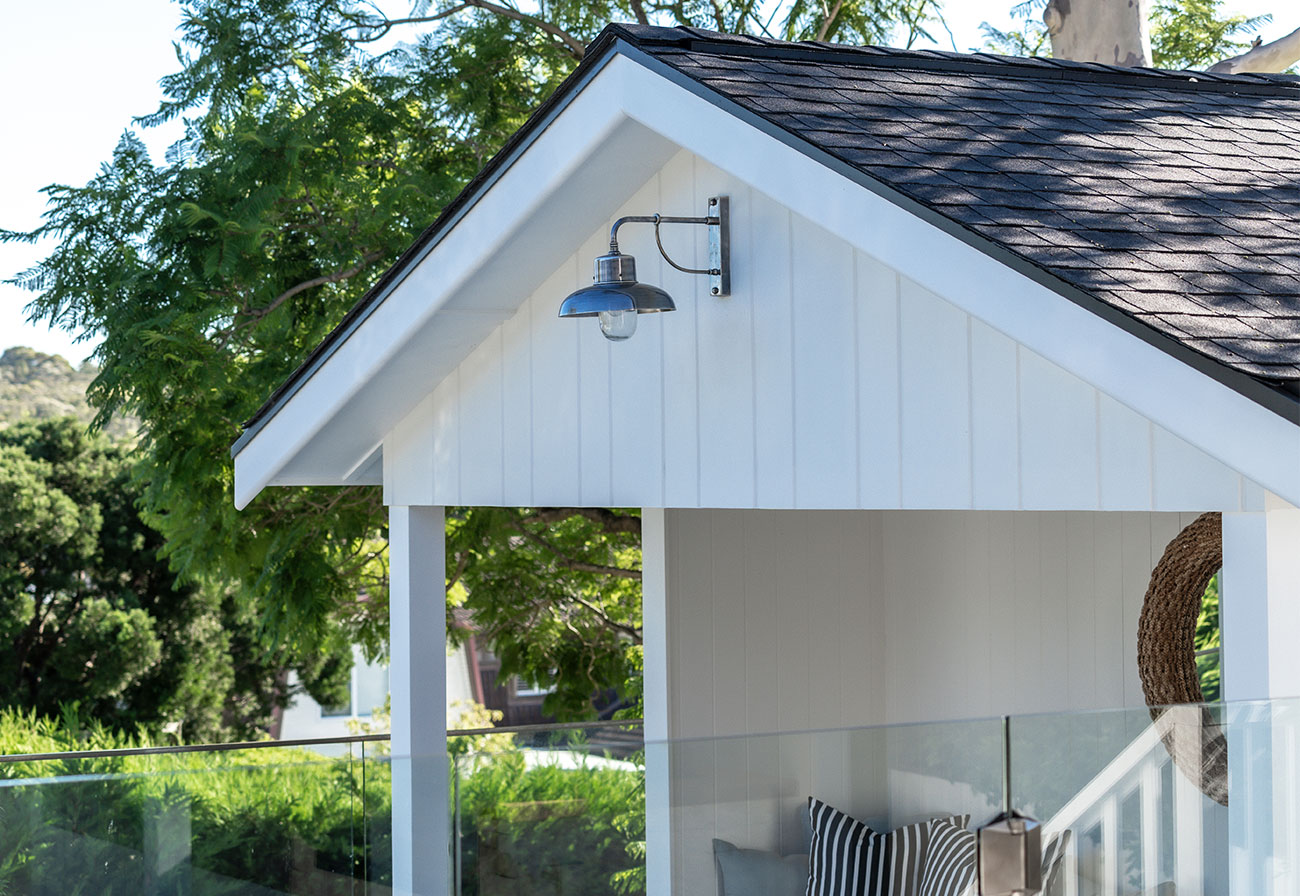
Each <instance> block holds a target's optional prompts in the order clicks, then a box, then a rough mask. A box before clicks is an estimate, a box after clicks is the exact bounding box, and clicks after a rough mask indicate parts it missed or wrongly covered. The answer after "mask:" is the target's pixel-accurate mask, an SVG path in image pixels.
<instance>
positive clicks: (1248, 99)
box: [625, 27, 1300, 394]
mask: <svg viewBox="0 0 1300 896" xmlns="http://www.w3.org/2000/svg"><path fill="white" fill-rule="evenodd" d="M625 30H626V31H627V33H628V34H629V36H630V37H631V39H633V40H635V41H636V43H637V45H638V46H639V47H640V48H641V49H642V50H643V51H645V52H647V53H649V54H650V55H652V56H654V57H655V58H656V59H658V60H659V61H661V62H663V63H666V64H668V65H669V66H671V67H672V68H673V69H674V70H675V71H677V72H680V73H682V74H683V75H686V76H687V77H689V78H691V79H693V80H695V81H697V82H698V83H700V84H702V85H704V86H706V87H708V88H709V89H711V90H712V91H715V92H716V93H718V94H719V95H721V96H723V97H725V98H726V99H728V100H731V101H733V102H735V103H737V104H738V105H740V106H741V107H743V108H744V109H746V110H748V111H750V112H752V113H753V114H755V115H757V116H759V117H761V118H763V119H765V120H766V121H768V122H770V123H772V124H773V125H775V126H777V127H779V128H781V129H782V130H784V131H786V132H788V133H789V134H791V135H794V136H796V137H798V138H800V139H802V140H804V141H806V142H807V143H809V144H811V145H812V146H815V147H817V148H818V149H820V150H822V151H824V152H826V153H829V154H830V155H832V156H834V157H836V158H838V159H840V160H842V161H844V162H847V163H848V164H850V165H852V166H853V167H854V168H857V169H858V170H860V171H862V172H863V173H865V174H868V175H870V176H871V177H873V178H875V179H877V180H879V181H881V182H883V183H885V184H887V185H888V186H890V187H893V188H894V189H896V190H898V191H899V192H901V193H903V194H905V195H906V196H908V197H910V198H912V199H914V200H916V201H917V202H919V203H921V204H923V205H924V206H927V207H929V208H931V209H933V210H934V211H936V212H938V213H940V214H941V215H943V216H945V217H947V218H949V219H951V220H953V221H955V222H957V223H959V224H961V225H962V226H964V227H966V228H968V229H970V230H971V231H973V232H975V233H976V234H978V235H980V236H983V237H985V238H987V239H988V240H990V241H991V242H993V243H995V244H998V245H1000V246H1002V247H1004V248H1006V249H1008V250H1010V251H1011V252H1012V253H1014V254H1015V255H1017V256H1020V257H1021V258H1023V259H1025V260H1027V261H1029V262H1030V263H1032V264H1034V265H1035V266H1037V267H1040V268H1041V269H1043V270H1044V271H1047V272H1049V273H1050V274H1052V275H1054V276H1055V277H1057V278H1059V279H1060V280H1062V281H1064V282H1065V283H1067V284H1070V285H1072V286H1074V287H1077V288H1078V289H1080V290H1083V291H1085V292H1087V293H1089V294H1091V295H1092V296H1095V297H1096V298H1098V299H1100V300H1101V301H1102V302H1104V303H1105V304H1106V305H1108V306H1109V307H1111V308H1113V309H1115V310H1116V311H1119V312H1121V313H1123V314H1124V315H1126V316H1127V317H1129V318H1132V319H1133V320H1136V321H1138V322H1140V323H1142V324H1144V325H1146V326H1147V327H1150V328H1151V329H1153V330H1155V331H1157V332H1159V333H1161V334H1163V335H1165V336H1168V337H1170V338H1172V339H1173V340H1175V341H1177V342H1178V343H1180V344H1182V345H1184V346H1186V347H1187V348H1190V349H1192V350H1194V351H1196V352H1198V353H1199V354H1201V355H1204V356H1206V357H1208V358H1211V359H1213V360H1214V361H1216V362H1218V363H1220V364H1222V365H1224V366H1226V367H1229V368H1231V369H1234V370H1237V371H1240V372H1243V373H1246V374H1249V375H1251V376H1253V377H1256V378H1257V379H1260V380H1262V381H1265V382H1269V383H1276V384H1283V383H1286V384H1292V385H1293V386H1294V384H1297V383H1300V226H1298V225H1300V80H1297V79H1295V78H1293V77H1290V76H1276V75H1248V76H1234V77H1226V76H1215V75H1206V74H1202V73H1194V74H1193V73H1187V72H1183V73H1173V72H1160V71H1155V70H1134V69H1120V68H1114V67H1108V66H1101V65H1091V64H1078V63H1065V62H1059V61H1051V60H1038V59H1006V58H1002V57H993V56H988V55H983V54H977V55H973V56H962V55H957V54H945V53H928V52H900V51H894V50H881V49H878V48H863V49H855V48H847V47H840V46H835V45H830V44H812V45H809V44H787V43H779V42H776V41H759V40H754V39H752V38H737V37H727V36H723V35H717V34H712V33H708V32H704V33H700V32H692V31H688V30H685V29H658V28H640V27H628V28H626V29H625ZM1297 394H1300V393H1297Z"/></svg>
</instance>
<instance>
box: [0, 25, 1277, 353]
mask: <svg viewBox="0 0 1300 896" xmlns="http://www.w3.org/2000/svg"><path fill="white" fill-rule="evenodd" d="M1015 2H1016V0H946V2H945V4H944V7H945V9H944V14H945V18H946V19H947V23H948V26H949V28H950V29H951V31H952V34H953V38H952V42H951V43H950V42H949V41H948V40H947V36H946V35H944V34H942V32H939V33H937V34H936V36H937V37H942V38H944V39H943V40H942V41H941V42H940V43H939V44H937V46H938V48H939V49H944V50H951V49H953V43H955V44H956V49H958V50H961V51H965V50H969V49H971V48H974V47H977V46H979V45H980V43H981V42H982V41H981V36H980V29H979V26H980V23H981V22H982V21H988V22H990V23H992V24H993V25H994V26H996V27H1000V28H1004V29H1005V28H1007V27H1008V26H1009V25H1010V18H1009V15H1008V13H1009V10H1010V8H1011V7H1012V6H1013V5H1015ZM385 6H393V7H398V2H397V0H393V2H391V3H385ZM1224 9H1225V10H1227V11H1230V12H1239V13H1246V14H1251V15H1257V14H1260V13H1265V12H1271V13H1272V14H1273V16H1274V21H1273V24H1272V25H1270V26H1267V27H1266V28H1265V29H1264V31H1263V32H1262V33H1263V36H1264V39H1265V40H1271V39H1273V38H1276V37H1280V36H1282V35H1284V34H1286V33H1288V32H1290V31H1292V30H1294V29H1296V28H1300V4H1298V3H1295V2H1294V0H1227V2H1225V4H1224ZM399 13H400V9H398V8H394V9H391V10H390V12H389V14H390V15H393V14H399ZM5 19H6V23H5V24H6V28H5V36H4V38H3V40H2V42H0V84H4V85H6V87H5V90H4V91H0V122H4V138H3V139H0V229H4V230H17V231H26V230H31V229H33V228H34V227H36V226H37V225H38V224H39V223H40V217H41V213H42V211H43V210H44V208H45V197H44V196H43V194H42V193H41V192H40V191H41V188H42V187H44V186H46V185H48V184H53V183H61V184H70V185H81V184H84V183H85V182H86V181H88V180H89V179H90V178H92V177H93V176H94V175H95V172H96V171H97V170H98V168H99V165H100V163H101V162H103V161H104V160H105V159H107V158H109V156H110V155H111V153H112V151H113V147H114V145H115V144H116V143H117V141H118V139H119V138H120V137H121V135H122V132H123V131H124V130H126V129H128V128H132V124H131V120H132V118H133V117H134V116H137V115H144V114H148V113H150V112H153V111H154V110H155V109H156V108H157V107H158V103H159V101H160V99H161V98H162V92H161V90H160V88H159V86H158V82H159V79H161V78H162V77H163V76H165V75H168V74H171V73H172V72H174V71H176V70H178V68H179V64H178V62H177V59H176V53H175V50H174V48H173V41H175V40H177V39H178V35H177V33H176V30H175V29H176V26H177V25H178V24H179V22H180V7H179V6H177V5H176V4H174V3H172V2H169V0H115V2H113V3H104V2H103V0H94V2H91V0H68V2H64V3H59V4H53V5H52V4H44V3H14V4H7V5H6V12H5ZM137 130H138V129H137ZM141 136H142V137H143V138H144V139H145V142H146V144H147V145H148V146H149V148H150V151H151V152H152V153H153V155H154V157H155V159H158V160H160V159H161V158H162V153H163V151H164V150H165V149H166V147H167V145H168V144H169V143H170V142H171V141H172V140H174V139H175V138H176V137H178V136H179V130H178V128H177V127H176V126H174V125H169V126H165V127H163V128H155V129H151V130H148V131H144V132H142V133H141ZM52 248H53V246H52V245H51V244H49V243H46V244H45V245H36V246H26V245H14V244H8V245H0V280H5V279H8V278H10V277H12V276H14V275H15V274H18V273H20V272H21V271H24V270H26V269H27V268H29V267H31V266H32V265H33V264H35V263H36V262H38V261H39V260H40V259H41V258H43V257H44V256H45V255H46V254H47V253H48V252H49V251H50V249H52ZM30 299H31V295H30V294H28V293H26V292H23V291H22V290H20V289H18V288H16V287H13V286H9V285H7V284H0V349H4V348H7V347H9V346H13V345H28V346H32V347H34V348H37V349H39V350H40V351H43V352H48V353H50V354H59V355H63V356H64V357H65V358H67V359H68V360H70V361H72V362H73V363H74V364H76V363H80V362H81V361H82V360H83V359H85V358H86V357H87V356H88V355H89V354H90V352H91V351H92V350H93V348H94V345H95V340H94V338H93V336H91V337H90V338H88V339H85V340H83V341H80V342H76V341H74V334H69V333H65V332H63V331H61V330H51V329H50V328H48V327H47V326H45V325H43V324H36V325H32V324H29V323H27V321H26V315H25V313H24V310H23V309H24V306H25V305H26V304H27V302H28V301H29V300H30Z"/></svg>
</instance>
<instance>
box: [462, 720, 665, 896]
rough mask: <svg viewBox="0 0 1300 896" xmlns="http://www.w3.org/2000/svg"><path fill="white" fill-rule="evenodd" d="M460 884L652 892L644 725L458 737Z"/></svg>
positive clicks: (538, 894) (492, 891)
mask: <svg viewBox="0 0 1300 896" xmlns="http://www.w3.org/2000/svg"><path fill="white" fill-rule="evenodd" d="M449 752H450V753H451V762H452V767H451V775H452V791H453V802H454V806H453V816H452V837H453V849H452V854H453V883H452V887H453V892H454V893H457V894H460V896H567V894H574V896H578V894H588V893H625V894H631V896H636V894H641V893H644V892H645V765H644V756H643V752H642V739H641V734H640V728H639V726H621V725H614V726H609V725H605V726H591V727H578V728H575V727H567V728H550V729H541V728H538V729H531V730H529V731H526V732H520V733H517V734H486V735H474V736H453V737H452V738H451V739H450V743H449Z"/></svg>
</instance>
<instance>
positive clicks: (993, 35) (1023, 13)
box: [980, 0, 1052, 56]
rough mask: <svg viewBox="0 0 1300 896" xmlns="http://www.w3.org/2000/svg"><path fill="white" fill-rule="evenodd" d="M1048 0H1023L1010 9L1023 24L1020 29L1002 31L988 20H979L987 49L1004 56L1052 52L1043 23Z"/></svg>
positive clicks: (1047, 53) (1050, 53)
mask: <svg viewBox="0 0 1300 896" xmlns="http://www.w3.org/2000/svg"><path fill="white" fill-rule="evenodd" d="M1046 7H1047V0H1025V2H1023V3H1018V4H1016V6H1014V7H1012V9H1011V17H1012V18H1013V19H1017V20H1019V21H1021V22H1022V23H1023V24H1022V25H1021V26H1020V28H1019V30H1011V31H1001V30H999V29H997V28H994V27H993V26H992V25H990V24H989V23H988V22H980V31H981V32H983V34H984V46H983V47H982V48H981V49H983V50H984V52H986V53H1000V54H1001V55H1003V56H1051V55H1052V39H1051V35H1050V34H1048V33H1047V26H1046V25H1044V24H1043V10H1044V9H1045V8H1046Z"/></svg>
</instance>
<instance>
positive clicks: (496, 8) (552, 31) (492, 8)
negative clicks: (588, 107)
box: [371, 0, 648, 62]
mask: <svg viewBox="0 0 1300 896" xmlns="http://www.w3.org/2000/svg"><path fill="white" fill-rule="evenodd" d="M471 7H473V8H476V9H481V10H484V11H486V12H490V13H493V14H494V15H498V16H503V17H504V18H507V19H513V20H514V21H516V22H523V23H524V24H525V25H532V26H533V27H534V28H537V29H538V30H540V31H542V32H544V33H546V34H549V35H551V37H554V38H556V39H557V40H559V41H560V43H562V44H564V46H565V48H566V49H567V50H568V51H569V55H570V56H572V57H573V58H574V59H576V60H577V61H578V62H581V61H582V57H583V56H585V55H586V53H587V45H586V44H584V43H583V42H582V41H580V40H579V39H578V38H576V37H574V36H573V35H572V34H570V33H569V32H567V31H565V30H564V29H563V28H561V27H559V26H558V25H553V24H551V23H550V22H547V21H544V20H542V19H539V18H537V17H536V16H530V15H528V13H524V12H520V11H519V10H517V9H511V8H510V7H508V6H502V5H500V4H499V3H493V2H492V0H466V2H464V3H460V4H457V5H456V6H453V7H451V8H450V9H445V10H443V11H442V12H440V13H437V14H436V15H431V16H409V17H407V18H404V19H386V20H385V21H384V30H383V31H381V32H380V33H379V35H377V36H376V38H371V39H377V38H378V37H382V36H383V35H384V34H385V33H387V31H388V29H390V28H392V27H393V26H394V25H417V24H420V23H421V22H437V21H439V20H441V19H445V18H447V17H448V16H450V15H453V14H455V13H458V12H461V11H462V10H465V9H469V8H471ZM638 18H639V17H638ZM643 24H648V22H646V23H643Z"/></svg>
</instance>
